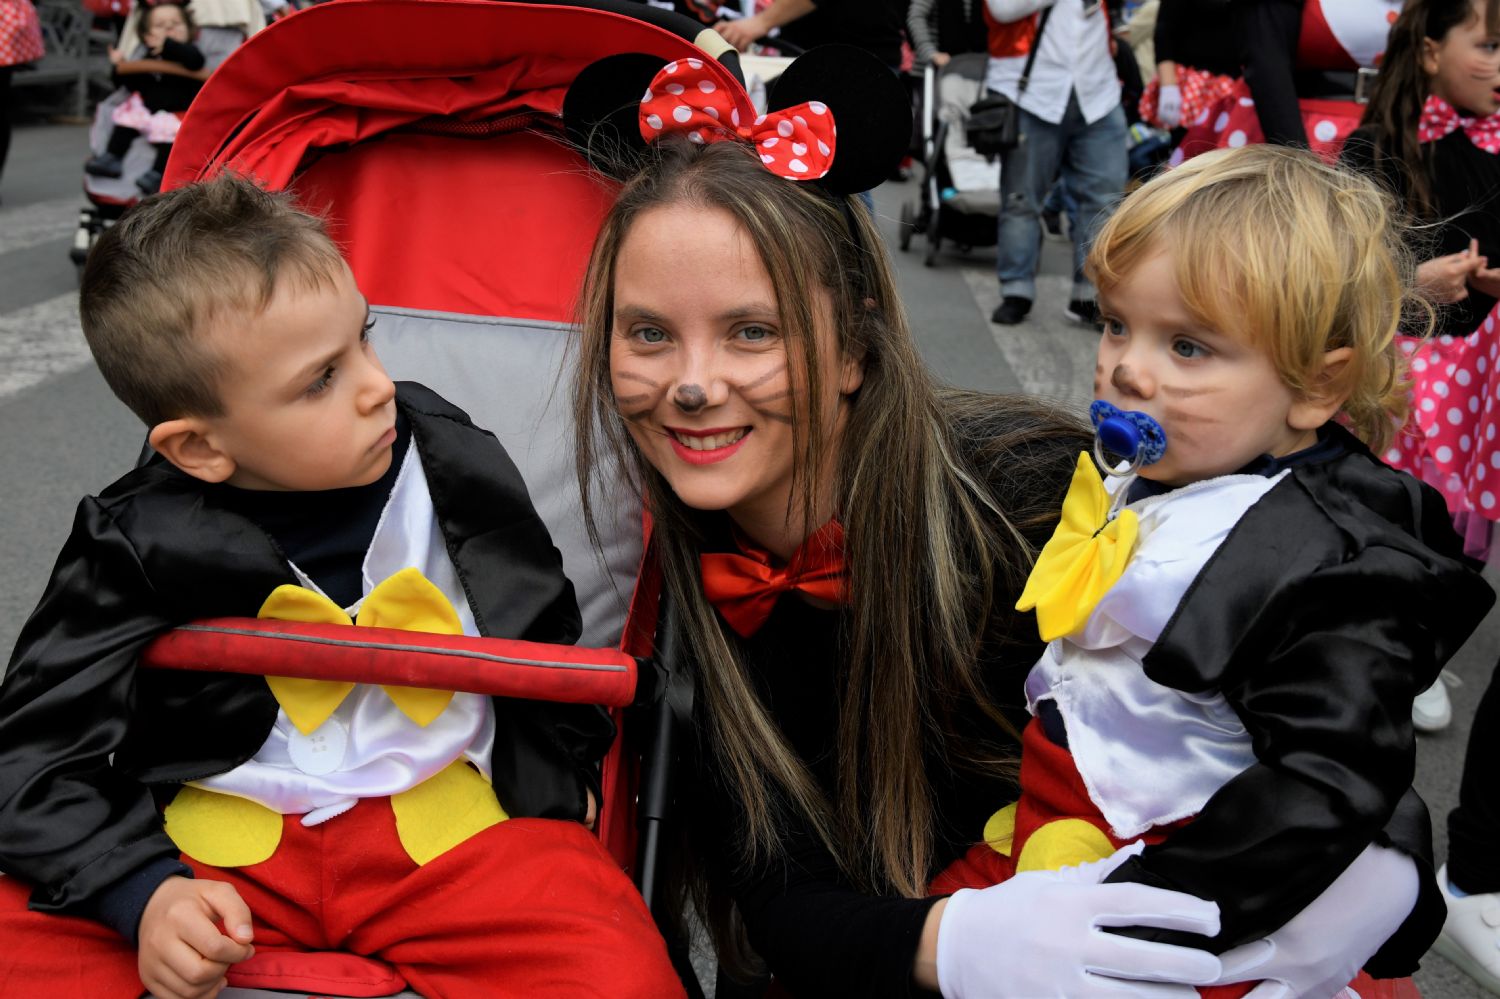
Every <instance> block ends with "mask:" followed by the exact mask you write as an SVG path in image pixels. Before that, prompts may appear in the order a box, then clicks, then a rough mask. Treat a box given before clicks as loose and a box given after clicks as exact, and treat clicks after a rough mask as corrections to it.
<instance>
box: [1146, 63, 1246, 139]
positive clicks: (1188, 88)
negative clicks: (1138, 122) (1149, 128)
mask: <svg viewBox="0 0 1500 999" xmlns="http://www.w3.org/2000/svg"><path fill="white" fill-rule="evenodd" d="M1177 89H1178V90H1179V91H1181V93H1182V121H1183V122H1184V123H1188V122H1191V121H1194V120H1195V119H1197V118H1198V117H1199V116H1201V115H1202V114H1203V112H1204V109H1206V108H1209V107H1213V106H1214V105H1216V104H1218V103H1219V101H1221V100H1223V99H1224V98H1225V97H1228V96H1229V92H1230V91H1231V90H1233V89H1234V80H1233V79H1232V78H1231V77H1228V76H1219V75H1217V74H1215V73H1210V72H1208V71H1206V70H1202V69H1194V68H1193V67H1191V66H1178V67H1177ZM1160 94H1161V80H1160V79H1158V78H1157V77H1152V78H1151V82H1150V83H1148V84H1146V91H1145V93H1143V94H1141V103H1140V105H1139V106H1138V108H1137V110H1139V111H1140V113H1141V117H1142V118H1144V119H1145V120H1146V121H1148V122H1150V123H1151V124H1153V125H1157V126H1160V127H1162V128H1165V127H1166V126H1165V125H1162V123H1161V122H1159V121H1157V119H1156V101H1157V98H1158V96H1159V95H1160Z"/></svg>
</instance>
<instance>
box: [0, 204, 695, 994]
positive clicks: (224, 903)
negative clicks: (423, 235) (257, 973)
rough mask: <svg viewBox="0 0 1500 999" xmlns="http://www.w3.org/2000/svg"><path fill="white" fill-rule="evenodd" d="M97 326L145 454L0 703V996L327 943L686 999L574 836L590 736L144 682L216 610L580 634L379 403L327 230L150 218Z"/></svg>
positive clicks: (515, 986) (403, 967) (207, 682)
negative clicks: (177, 631)
mask: <svg viewBox="0 0 1500 999" xmlns="http://www.w3.org/2000/svg"><path fill="white" fill-rule="evenodd" d="M81 310H82V319H83V326H84V331H85V333H86V335H87V337H88V339H89V344H90V347H91V349H92V350H93V352H94V355H95V358H96V360H97V361H98V363H99V366H100V369H101V371H102V372H103V373H104V375H105V378H106V380H107V381H108V382H109V384H110V386H111V388H112V389H113V390H114V391H115V393H116V394H117V395H118V396H119V397H120V398H121V399H122V401H124V402H125V403H126V404H127V405H128V406H130V408H131V409H132V410H133V411H135V412H136V414H137V415H139V416H140V417H141V418H142V419H143V420H144V421H145V422H146V423H147V425H148V426H149V427H150V428H151V430H150V441H151V444H152V446H153V448H154V449H155V450H156V452H157V455H158V457H156V458H154V459H153V460H152V461H151V462H149V463H148V464H146V465H144V466H143V467H140V468H137V469H135V470H134V471H131V472H129V473H128V474H126V475H125V476H123V477H122V478H120V479H119V480H118V481H116V482H115V483H114V484H113V485H111V486H110V487H109V488H107V489H106V490H104V492H103V493H101V494H100V495H99V496H98V497H89V498H86V499H85V500H84V501H83V502H82V504H81V505H80V506H79V510H78V515H77V518H76V520H75V523H74V527H73V531H72V534H71V536H70V538H69V539H68V541H67V543H66V545H65V546H64V548H63V550H62V553H61V555H60V556H59V558H58V562H57V565H56V568H55V569H54V571H53V575H52V578H51V580H50V581H49V583H48V585H47V588H46V591H45V593H44V594H43V596H42V599H41V602H40V603H39V605H38V606H37V609H36V611H35V612H34V613H33V615H32V617H31V619H30V620H29V621H28V622H27V624H26V626H25V628H24V629H23V631H22V632H21V636H20V638H19V640H18V642H17V645H16V650H15V653H14V656H13V657H12V659H11V662H10V667H9V669H8V671H7V673H6V676H5V679H4V683H3V686H0V870H3V871H4V872H5V873H6V874H7V875H11V877H7V878H3V879H0V939H4V940H5V946H4V947H3V948H0V983H4V988H5V990H6V991H7V992H8V991H10V990H12V989H14V990H16V992H17V993H18V994H19V993H25V994H28V995H30V994H44V993H52V994H58V993H59V989H61V993H62V994H64V995H76V996H88V997H107V996H120V997H135V996H138V995H140V994H141V992H142V990H143V988H145V989H148V990H150V991H151V992H152V993H153V994H154V995H157V996H160V997H168V996H173V997H177V996H183V997H186V996H200V995H209V994H213V993H215V992H216V991H217V990H218V988H220V987H222V985H223V982H224V979H225V974H226V969H227V968H228V966H229V965H231V964H233V963H235V962H238V961H241V960H244V959H245V958H247V957H248V956H249V955H250V954H251V953H252V950H254V949H260V950H273V951H274V950H309V949H311V950H344V951H349V952H352V953H355V954H361V955H370V956H374V957H379V958H382V959H383V960H385V961H387V962H389V963H390V964H391V965H393V966H394V967H395V968H396V969H397V971H398V972H399V973H400V975H401V976H402V977H404V978H405V980H406V981H407V982H408V983H410V985H411V986H412V987H413V988H415V989H417V990H418V991H420V992H422V993H423V994H426V995H443V996H491V995H496V994H520V993H522V992H537V993H540V994H545V995H638V996H643V997H644V996H652V997H654V996H662V995H675V994H679V993H680V989H681V986H680V984H679V983H678V980H677V978H676V976H675V974H674V973H673V972H672V969H671V967H670V964H669V962H668V960H667V957H666V952H665V947H664V945H663V944H662V942H661V938H660V936H659V935H658V934H657V932H656V929H655V927H654V925H653V923H652V921H651V917H650V915H649V914H648V913H647V911H646V908H645V906H644V904H643V903H642V900H641V898H640V896H639V894H638V893H637V892H636V891H635V889H634V887H633V886H632V885H631V884H630V882H629V881H628V879H627V878H626V877H625V875H624V874H623V873H622V872H621V871H620V870H619V868H618V866H616V865H615V864H614V863H613V862H612V860H611V859H610V858H609V856H608V855H607V854H606V853H605V852H604V850H603V848H602V847H601V846H600V844H599V843H598V841H597V840H596V839H595V838H594V837H593V835H592V834H591V833H590V832H589V831H588V830H587V829H586V828H585V826H584V824H583V823H584V822H585V820H586V819H587V818H588V816H589V813H590V811H591V806H592V803H593V801H594V800H596V798H597V784H596V781H597V777H596V766H597V762H598V760H599V759H600V758H601V756H602V755H603V753H604V751H605V749H606V747H607V746H608V745H609V743H610V741H611V739H612V737H613V727H612V725H611V723H610V721H609V718H608V717H607V715H606V714H605V713H604V712H603V711H602V710H601V709H598V708H594V707H589V706H575V705H560V704H546V703H538V702H531V701H514V700H507V699H501V698H489V697H485V696H482V695H478V694H467V693H452V692H446V691H435V690H421V689H415V688H399V687H379V686H374V685H367V684H349V683H345V684H340V683H333V682H326V681H313V680H296V679H287V678H278V677H259V676H248V675H237V674H220V673H179V672H176V671H158V670H140V669H137V659H138V656H139V653H140V650H141V648H142V646H144V645H145V644H146V643H147V642H148V641H149V640H150V639H152V638H153V637H155V636H157V635H158V634H160V633H162V632H163V631H165V630H166V629H169V628H171V627H173V626H175V625H178V624H181V623H184V622H187V621H190V620H194V619H199V618H205V617H215V616H255V615H257V614H259V616H262V617H276V618H284V619H294V620H301V621H317V622H324V623H341V624H344V625H349V624H351V618H356V619H357V623H358V624H360V625H375V626H380V627H386V628H406V629H409V630H418V631H438V632H447V633H449V634H458V633H460V632H462V633H464V634H469V635H492V636H499V637H508V638H518V639H526V640H533V641H541V642H554V643H571V642H572V641H574V639H575V638H576V636H577V634H578V629H579V615H578V610H577V607H576V604H575V601H574V597H573V589H572V585H571V584H570V583H569V581H568V580H567V578H566V577H565V576H564V575H563V570H562V564H561V558H560V556H559V554H558V552H557V550H556V549H555V548H554V547H553V546H552V543H551V539H550V538H549V536H548V534H547V530H546V528H545V527H544V525H543V524H542V522H541V520H540V519H539V518H538V516H537V514H536V512H535V511H534V509H533V508H532V506H531V503H530V500H529V498H528V496H527V493H526V487H525V485H524V483H523V482H522V481H521V479H520V477H519V475H518V473H517V471H516V469H515V467H514V466H513V465H512V464H511V462H510V460H509V459H508V458H507V456H506V454H505V452H504V451H503V450H502V448H501V447H500V446H499V444H498V443H497V442H496V441H495V439H494V438H493V437H492V436H491V435H490V434H488V433H486V432H485V431H483V430H480V429H478V428H476V427H475V426H474V425H473V424H472V423H470V422H469V420H468V417H467V416H466V415H465V414H464V413H462V412H461V411H459V410H458V409H456V408H454V407H453V406H452V405H450V404H449V403H447V402H446V401H444V400H443V399H442V398H440V397H439V396H438V395H436V394H435V393H433V392H432V391H430V390H428V389H426V388H424V387H422V386H420V385H415V384H412V383H402V384H400V385H395V384H393V383H392V382H391V380H390V379H389V378H388V377H387V376H386V374H385V371H384V369H383V368H382V367H381V365H380V362H379V360H378V358H377V357H376V356H375V353H374V349H373V347H372V345H371V343H370V341H369V332H370V328H371V326H372V325H373V321H372V320H371V319H370V315H369V307H368V305H367V304H366V302H365V300H364V298H363V296H362V295H361V294H360V292H359V289H358V288H357V287H356V285H355V283H354V279H353V276H352V275H351V273H350V271H349V269H348V267H347V266H346V265H345V263H344V261H343V259H342V257H341V256H340V254H339V252H338V249H337V248H336V247H335V246H334V244H333V243H332V242H331V241H330V240H329V238H328V236H327V234H326V232H325V231H324V229H323V227H322V224H321V222H320V221H319V220H317V219H315V218H313V217H311V216H309V215H306V214H304V213H302V212H300V211H298V210H296V209H295V208H293V207H292V206H291V205H290V203H289V202H288V201H287V200H286V199H285V198H284V197H281V196H277V195H272V194H269V193H267V192H265V191H262V190H261V189H259V188H258V187H256V186H255V185H254V184H253V183H251V182H249V181H246V180H242V179H238V178H234V177H224V178H221V179H219V180H215V181H212V182H209V183H205V184H201V185H194V186H190V187H186V188H183V189H181V190H178V191H174V192H172V193H171V194H167V195H163V196H161V197H159V198H156V199H153V200H151V201H147V202H145V203H143V204H142V205H141V206H140V207H139V208H138V209H137V210H135V211H133V212H132V213H131V214H130V215H128V216H127V217H126V218H125V219H123V220H122V221H121V222H120V224H119V225H117V226H115V227H114V228H112V229H111V230H109V232H107V233H106V234H105V236H104V237H103V238H102V239H101V240H100V243H99V245H98V246H97V247H96V248H95V250H94V252H93V253H92V254H91V256H90V258H89V263H88V267H87V270H86V272H85V275H84V281H83V289H82V298H81ZM161 805H165V814H164V815H163V811H162V810H161V808H160V807H159V806H161ZM28 892H29V894H30V910H28V909H27V905H26V903H27V894H28ZM395 984H396V986H397V987H398V988H399V986H400V982H396V983H395Z"/></svg>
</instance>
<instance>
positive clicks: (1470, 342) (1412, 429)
mask: <svg viewBox="0 0 1500 999" xmlns="http://www.w3.org/2000/svg"><path fill="white" fill-rule="evenodd" d="M1497 327H1500V305H1497V306H1496V308H1495V309H1494V310H1493V311H1491V312H1490V314H1489V315H1488V316H1487V317H1486V318H1485V320H1484V322H1483V323H1481V324H1480V325H1479V328H1478V329H1476V330H1475V331H1474V332H1473V333H1471V334H1469V335H1468V336H1440V337H1436V338H1434V339H1432V340H1428V341H1426V342H1423V341H1421V340H1418V339H1416V338H1415V337H1400V338H1398V339H1399V340H1400V343H1401V349H1402V350H1403V351H1404V352H1405V353H1406V355H1407V358H1408V360H1409V363H1410V365H1411V376H1412V382H1413V384H1412V393H1411V397H1412V407H1411V415H1410V416H1409V417H1408V419H1407V422H1406V426H1404V427H1402V428H1401V432H1400V433H1399V434H1398V435H1397V437H1396V442H1395V443H1394V444H1393V445H1392V446H1391V447H1390V448H1389V449H1388V450H1387V451H1386V453H1385V454H1384V455H1383V456H1382V457H1384V458H1385V460H1386V462H1388V463H1389V464H1390V465H1391V466H1393V467H1395V468H1399V469H1401V470H1403V471H1406V472H1410V473H1412V474H1413V475H1416V476H1417V477H1419V478H1421V479H1422V480H1423V481H1425V482H1427V483H1429V484H1430V485H1432V486H1434V487H1435V488H1437V489H1438V490H1439V491H1440V492H1441V493H1442V494H1443V498H1444V499H1445V500H1446V501H1447V503H1448V509H1449V510H1451V511H1452V512H1454V513H1461V512H1464V511H1468V512H1471V513H1478V514H1479V515H1481V516H1483V517H1484V518H1486V519H1487V520H1492V521H1493V520H1500V441H1497V440H1496V437H1497V433H1496V429H1495V428H1496V424H1497V423H1500V414H1497V413H1496V411H1495V398H1496V395H1497V394H1500V377H1497V370H1500V369H1497V367H1496V361H1497V359H1500V356H1497V355H1500V335H1497V334H1500V329H1497Z"/></svg>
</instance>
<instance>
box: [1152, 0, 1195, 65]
mask: <svg viewBox="0 0 1500 999" xmlns="http://www.w3.org/2000/svg"><path fill="white" fill-rule="evenodd" d="M1187 3H1188V0H1161V5H1160V6H1159V7H1157V9H1156V30H1155V31H1153V32H1152V35H1151V46H1152V49H1153V51H1154V52H1155V53H1156V62H1157V65H1161V64H1162V63H1164V62H1175V63H1186V64H1187V65H1189V66H1191V65H1193V62H1192V60H1191V59H1189V58H1188V57H1187V51H1188V50H1187V49H1186V48H1185V47H1184V46H1183V41H1184V39H1183V34H1182V31H1183V28H1184V27H1185V24H1184V18H1183V14H1184V13H1185V10H1184V8H1185V7H1186V5H1187Z"/></svg>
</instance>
